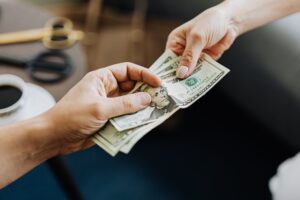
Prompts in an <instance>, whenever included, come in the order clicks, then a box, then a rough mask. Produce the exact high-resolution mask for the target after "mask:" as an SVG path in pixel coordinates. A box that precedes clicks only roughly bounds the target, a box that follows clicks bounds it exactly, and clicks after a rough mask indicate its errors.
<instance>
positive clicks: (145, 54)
mask: <svg viewBox="0 0 300 200" xmlns="http://www.w3.org/2000/svg"><path fill="white" fill-rule="evenodd" d="M219 2H220V1H217V0H214V1H212V0H210V1H208V0H173V1H168V0H151V1H150V0H89V1H88V0H23V1H20V3H19V4H30V6H34V7H35V9H41V10H44V12H49V13H51V14H53V15H57V16H65V17H68V18H70V19H71V20H72V21H73V22H74V23H75V26H76V28H77V29H81V30H84V31H85V34H86V37H85V39H84V40H83V41H82V42H81V45H82V47H83V49H84V52H85V53H84V54H85V56H86V59H87V66H88V70H94V69H97V68H99V67H104V66H107V65H111V64H114V63H118V62H124V61H131V62H135V63H138V64H140V65H143V66H146V67H147V66H150V65H151V63H153V62H154V60H155V59H156V58H157V57H158V56H159V55H160V54H161V53H162V52H163V51H164V48H165V43H166V39H167V36H168V34H169V33H170V31H172V30H173V29H174V28H176V27H177V26H179V25H180V24H182V23H184V22H185V21H187V20H189V19H191V18H193V17H194V16H196V15H197V14H199V13H201V12H202V11H203V10H205V9H207V8H209V7H211V6H213V5H216V4H217V3H219ZM1 3H2V2H1ZM299 20H300V15H299V14H296V15H293V16H291V17H288V18H285V19H283V20H280V21H278V22H275V23H272V24H270V25H267V26H265V27H263V28H260V29H257V30H255V31H252V32H251V33H247V34H245V35H243V36H241V37H240V38H239V39H238V40H237V41H236V42H235V44H234V45H233V46H232V48H231V49H230V50H228V52H226V53H225V55H224V56H223V57H222V59H220V60H219V62H220V63H222V64H223V65H225V66H227V67H228V68H229V69H231V72H230V74H229V75H228V76H227V77H226V78H225V79H224V80H222V81H221V82H220V84H219V85H217V86H216V87H215V88H214V89H213V90H212V91H211V92H209V93H208V94H207V95H206V96H205V97H203V98H202V99H201V100H200V101H199V102H197V103H196V104H195V105H193V106H192V107H190V108H188V109H186V110H182V111H180V112H179V113H177V114H176V115H175V116H174V117H173V118H171V119H169V120H168V121H167V122H166V123H165V124H163V125H162V126H160V127H158V128H156V129H155V130H154V131H152V132H151V133H149V134H148V135H147V136H146V137H145V138H143V139H142V140H141V141H140V142H139V143H138V144H137V145H136V146H135V147H134V149H133V150H132V151H131V152H130V154H129V155H118V156H117V157H115V158H112V157H110V156H109V155H108V154H106V153H105V152H104V151H102V150H101V149H99V148H98V147H93V148H91V149H89V150H86V151H83V152H78V153H74V154H72V155H68V156H65V157H63V160H64V161H65V165H66V167H67V168H68V169H69V173H70V175H71V176H72V177H73V178H74V182H75V184H76V185H77V187H78V190H79V191H78V192H79V193H80V194H81V196H82V198H83V199H89V200H94V199H112V200H115V199H116V200H117V199H122V200H125V199H130V200H133V199H145V200H146V199H149V200H150V199H151V200H152V199H164V200H167V199H168V200H175V199H205V200H217V199H224V200H225V199H228V200H240V199H243V200H248V199H249V200H253V199H256V200H260V199H261V200H263V199H264V200H266V199H271V195H270V192H269V188H268V181H269V179H270V178H271V177H272V176H273V175H274V174H275V173H276V170H277V167H278V165H279V164H280V163H281V162H282V161H284V160H285V159H287V158H289V157H291V156H293V155H294V154H295V153H296V152H297V150H298V148H299V147H300V137H299V130H300V129H299V128H300V127H299V126H300V125H299V119H300V101H299V99H300V88H299V87H300V79H299V75H300V66H299V62H300V38H299V35H300V25H299ZM0 23H1V18H0ZM42 198H43V199H45V200H46V199H47V200H48V199H68V197H67V195H66V194H65V192H64V191H63V189H62V188H61V184H60V182H59V181H58V180H57V179H56V178H55V176H54V174H53V173H52V171H51V170H50V169H49V166H48V165H47V164H43V165H41V166H39V167H37V168H36V169H34V170H33V171H32V172H30V173H28V174H27V175H25V176H24V177H22V178H21V179H19V180H17V181H16V182H14V183H13V184H11V185H9V186H8V187H6V188H5V189H3V190H2V191H0V199H22V200H26V199H28V200H29V199H42Z"/></svg>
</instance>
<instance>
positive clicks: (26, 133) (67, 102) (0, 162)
mask: <svg viewBox="0 0 300 200" xmlns="http://www.w3.org/2000/svg"><path fill="white" fill-rule="evenodd" d="M136 81H143V82H145V83H147V84H149V85H151V86H153V87H158V86H160V79H159V78H158V77H157V76H156V75H154V74H152V73H151V72H150V71H149V70H147V69H146V68H143V67H141V66H138V65H135V64H132V63H121V64H116V65H112V66H109V67H107V68H102V69H99V70H97V71H93V72H90V73H88V74H87V75H86V76H85V77H84V78H83V79H82V80H81V81H80V82H79V83H78V84H77V85H75V86H74V87H73V88H72V89H71V90H70V91H69V92H68V93H67V94H66V95H65V96H64V97H63V98H62V99H61V100H60V101H59V102H58V103H57V104H56V105H55V106H54V107H53V108H52V109H50V110H49V111H47V112H46V113H44V114H42V115H40V116H38V117H35V118H33V119H29V120H26V121H23V122H20V123H16V124H13V125H10V126H6V127H1V128H0V157H1V159H0V166H1V167H0V177H1V178H0V188H3V187H5V186H6V185H8V184H9V183H11V182H13V181H14V180H16V179H17V178H19V177H20V176H22V175H24V174H25V173H26V172H28V171H30V170H31V169H33V168H34V167H35V166H37V165H39V164H41V163H42V162H44V161H46V160H47V159H49V158H51V157H54V156H58V155H65V154H69V153H72V152H75V151H79V150H82V149H86V148H88V147H90V146H92V145H93V143H92V141H91V140H90V137H91V135H92V134H93V133H94V132H95V131H97V130H98V129H99V128H101V127H102V126H103V125H104V124H105V122H106V121H107V120H108V119H109V118H111V117H115V116H118V115H123V114H128V113H132V112H136V111H138V110H140V109H143V108H145V107H147V106H148V105H149V104H150V102H151V97H150V95H149V94H147V93H144V92H141V93H135V94H127V95H125V94H126V93H127V92H128V91H130V90H131V89H132V88H133V86H134V85H135V82H136Z"/></svg>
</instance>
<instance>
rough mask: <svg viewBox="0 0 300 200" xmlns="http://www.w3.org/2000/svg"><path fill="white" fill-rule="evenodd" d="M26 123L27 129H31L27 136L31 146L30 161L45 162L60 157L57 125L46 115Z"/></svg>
mask: <svg viewBox="0 0 300 200" xmlns="http://www.w3.org/2000/svg"><path fill="white" fill-rule="evenodd" d="M24 123H26V124H25V127H29V128H28V129H29V131H28V135H27V137H28V142H29V143H30V145H31V151H30V153H29V154H28V155H29V156H30V158H29V159H32V160H35V161H36V162H44V161H46V160H48V159H50V158H52V157H54V156H56V155H58V152H59V149H60V145H59V143H58V140H57V139H56V132H55V125H54V123H53V120H51V119H49V117H48V115H47V114H46V113H44V114H42V115H40V116H38V117H35V118H33V119H30V120H27V121H25V122H24Z"/></svg>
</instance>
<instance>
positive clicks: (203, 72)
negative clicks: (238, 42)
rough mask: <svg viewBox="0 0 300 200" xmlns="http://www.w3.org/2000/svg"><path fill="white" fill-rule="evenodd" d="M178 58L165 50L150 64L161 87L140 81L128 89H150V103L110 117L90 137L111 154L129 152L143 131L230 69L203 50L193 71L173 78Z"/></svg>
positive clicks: (193, 98)
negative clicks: (184, 77)
mask: <svg viewBox="0 0 300 200" xmlns="http://www.w3.org/2000/svg"><path fill="white" fill-rule="evenodd" d="M179 62H180V57H179V56H177V55H176V54H174V53H173V52H172V51H170V50H166V51H165V52H164V53H163V54H162V55H161V56H160V57H159V58H158V59H157V60H156V61H155V62H154V64H153V65H152V66H151V67H150V70H151V71H152V72H154V73H155V74H157V75H158V76H159V77H160V78H161V80H162V85H161V87H158V88H152V87H150V86H149V85H147V84H144V83H140V82H139V83H137V84H136V86H135V88H134V89H133V90H132V91H131V93H133V92H138V91H139V92H140V91H143V92H147V93H149V94H150V96H151V97H152V102H151V104H150V106H148V107H147V108H145V109H143V110H141V111H138V112H136V113H133V114H129V115H123V116H119V117H115V118H112V119H110V121H109V122H108V123H107V124H106V125H105V126H104V127H103V128H102V129H100V130H99V131H98V132H97V133H96V134H95V135H94V136H93V138H92V140H93V141H94V142H95V143H96V144H97V145H98V146H100V147H101V148H103V149H104V150H105V151H106V152H108V153H109V154H110V155H112V156H115V155H116V154H117V153H118V152H119V151H121V152H123V153H129V151H130V150H131V149H132V147H133V146H134V145H135V144H136V143H137V142H138V141H139V140H140V139H141V138H142V137H143V136H144V135H146V134H147V133H149V132H150V131H151V130H152V129H154V128H155V127H157V126H158V125H160V124H161V123H163V122H164V121H165V120H167V119H168V118H169V117H171V116H172V115H173V114H174V113H175V112H177V111H178V110H179V109H181V108H187V107H189V106H190V105H192V104H193V103H194V102H196V101H197V100H198V99H199V98H200V97H202V96H203V95H205V93H206V92H208V91H209V90H210V89H211V88H212V87H213V86H214V85H215V84H216V83H218V82H219V81H220V80H221V79H222V78H223V77H224V76H225V75H226V74H227V73H228V72H229V70H228V69H227V68H226V67H224V66H222V65H220V64H219V63H217V62H216V61H214V60H213V59H211V58H210V57H209V56H208V55H205V54H203V56H201V58H200V59H199V61H198V63H197V65H196V67H195V70H194V71H193V73H192V75H191V76H189V77H188V78H186V79H184V80H180V79H177V78H176V69H177V67H178V65H179Z"/></svg>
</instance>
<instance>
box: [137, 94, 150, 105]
mask: <svg viewBox="0 0 300 200" xmlns="http://www.w3.org/2000/svg"><path fill="white" fill-rule="evenodd" d="M136 95H137V99H138V101H139V102H140V104H141V105H143V106H148V105H149V104H150V102H151V96H150V95H149V94H148V93H146V92H139V93H136Z"/></svg>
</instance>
